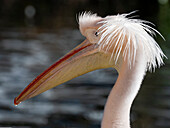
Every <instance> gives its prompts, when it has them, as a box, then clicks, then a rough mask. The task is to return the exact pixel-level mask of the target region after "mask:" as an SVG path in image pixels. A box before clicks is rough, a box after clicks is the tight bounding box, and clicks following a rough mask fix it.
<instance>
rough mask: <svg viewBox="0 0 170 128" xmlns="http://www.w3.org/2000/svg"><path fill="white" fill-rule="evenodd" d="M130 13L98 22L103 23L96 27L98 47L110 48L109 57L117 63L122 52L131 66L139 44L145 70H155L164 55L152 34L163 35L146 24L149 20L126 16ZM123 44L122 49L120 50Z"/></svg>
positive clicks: (108, 17)
mask: <svg viewBox="0 0 170 128" xmlns="http://www.w3.org/2000/svg"><path fill="white" fill-rule="evenodd" d="M132 13H134V12H132ZM132 13H129V14H121V15H119V14H118V15H116V16H107V17H105V18H103V20H102V21H100V22H98V23H100V24H103V25H102V26H101V27H99V29H98V33H99V34H100V35H101V38H100V40H99V42H98V44H99V48H100V49H106V51H107V50H110V49H111V48H112V49H113V51H112V56H111V59H112V58H114V61H115V63H117V60H118V58H119V56H120V53H123V57H124V59H128V61H129V62H128V63H129V66H130V67H131V66H132V65H133V64H134V61H135V56H136V51H137V49H138V48H139V44H141V45H142V48H143V49H144V53H145V55H146V59H147V70H149V71H152V69H154V70H155V68H157V67H160V66H161V65H162V64H164V63H163V57H166V56H165V55H164V53H163V52H162V50H161V48H160V47H159V45H158V44H157V42H156V41H155V40H154V38H153V36H155V35H156V33H157V34H159V35H160V36H161V37H162V38H163V36H162V35H161V34H160V33H159V32H158V31H157V30H156V29H154V28H152V27H151V26H149V25H148V23H150V22H148V21H144V20H140V19H131V18H127V16H129V15H131V14H132ZM95 16H96V15H95ZM163 39H164V38H163ZM141 45H140V46H141ZM123 46H124V49H123V50H122V47H123ZM113 47H114V48H113Z"/></svg>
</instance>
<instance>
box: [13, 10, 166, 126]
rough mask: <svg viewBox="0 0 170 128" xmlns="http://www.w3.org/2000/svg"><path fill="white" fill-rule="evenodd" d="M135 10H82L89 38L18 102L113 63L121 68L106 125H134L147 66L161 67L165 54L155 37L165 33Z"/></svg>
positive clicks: (107, 108)
mask: <svg viewBox="0 0 170 128" xmlns="http://www.w3.org/2000/svg"><path fill="white" fill-rule="evenodd" d="M131 14H132V13H128V14H121V15H119V14H118V15H114V16H107V17H104V18H102V17H100V16H97V14H92V13H89V12H87V13H86V12H85V13H82V14H80V15H79V29H80V32H81V34H82V35H83V36H85V37H86V39H85V40H84V41H83V42H82V43H81V44H80V45H78V46H77V47H75V48H74V49H73V50H71V51H70V52H69V53H67V54H66V55H65V56H64V57H62V58H61V59H59V60H58V61H57V62H56V63H54V64H53V65H51V66H50V67H49V68H48V69H46V70H45V71H44V72H43V73H41V74H40V75H39V76H38V77H37V78H35V79H34V80H33V81H32V82H31V83H30V84H29V85H28V86H27V87H26V88H25V89H24V90H23V91H22V92H21V94H20V95H19V96H18V97H16V98H15V100H14V104H15V105H18V104H19V103H20V102H22V101H24V100H27V99H29V98H32V97H34V96H36V95H38V94H40V93H42V92H44V91H46V90H48V89H51V88H53V87H55V86H57V85H60V84H62V83H64V82H66V81H69V80H71V79H73V78H75V77H78V76H80V75H82V74H85V73H88V72H90V71H93V70H97V69H102V68H110V67H111V68H115V69H116V70H117V71H118V72H119V77H118V80H117V82H116V84H115V86H114V87H113V89H112V91H111V93H110V95H109V98H108V101H107V103H106V106H105V112H104V117H103V122H102V127H105V128H106V127H108V128H109V127H110V126H112V127H113V126H115V127H116V125H118V124H119V125H121V124H125V125H126V127H130V126H129V121H127V120H129V111H130V106H131V104H132V102H133V100H134V98H135V96H136V94H137V92H138V90H139V87H140V85H141V82H142V79H143V76H144V75H145V72H146V71H147V70H150V71H151V70H152V69H155V68H156V67H160V66H161V65H162V64H163V60H162V58H163V57H164V56H165V55H164V53H163V52H162V50H161V49H160V47H159V45H158V44H157V43H156V41H155V40H154V39H153V35H155V33H158V34H159V35H160V36H161V34H160V33H159V32H158V31H157V30H155V29H154V28H152V27H150V26H149V25H148V24H150V23H149V22H147V21H144V20H140V19H133V18H128V17H129V16H130V15H131ZM123 106H124V107H123ZM122 114H124V116H121V115H122ZM125 118H126V119H125ZM115 124H116V125H115ZM122 126H123V125H122ZM116 128H119V127H116Z"/></svg>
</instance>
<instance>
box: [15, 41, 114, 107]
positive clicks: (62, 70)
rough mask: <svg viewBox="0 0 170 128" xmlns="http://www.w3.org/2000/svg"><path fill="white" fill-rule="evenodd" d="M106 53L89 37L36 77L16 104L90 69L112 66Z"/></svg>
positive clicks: (16, 100)
mask: <svg viewBox="0 0 170 128" xmlns="http://www.w3.org/2000/svg"><path fill="white" fill-rule="evenodd" d="M108 61H109V57H108V56H107V54H106V53H104V52H101V51H99V50H98V46H97V44H92V43H90V42H89V41H88V40H87V39H86V40H85V41H84V42H83V43H81V44H80V45H78V46H77V47H76V48H74V49H73V50H71V51H70V52H69V53H68V54H66V55H65V56H64V57H62V58H61V59H60V60H58V61H57V62H56V63H54V64H53V65H51V66H50V67H49V68H48V69H46V70H45V71H44V72H43V73H41V74H40V75H39V76H38V77H37V78H35V79H34V80H33V81H32V82H31V83H30V84H29V85H28V86H27V87H26V88H25V89H24V90H23V91H22V92H21V94H20V95H19V96H18V97H16V98H15V100H14V104H15V105H18V104H19V103H20V102H22V101H24V100H27V99H29V98H31V97H34V96H36V95H38V94H40V93H43V92H45V91H46V90H48V89H51V88H53V87H55V86H57V85H60V84H62V83H64V82H66V81H69V80H71V79H73V78H75V77H78V76H80V75H82V74H85V73H88V72H90V71H93V70H96V69H101V68H108V67H111V65H110V63H107V62H108Z"/></svg>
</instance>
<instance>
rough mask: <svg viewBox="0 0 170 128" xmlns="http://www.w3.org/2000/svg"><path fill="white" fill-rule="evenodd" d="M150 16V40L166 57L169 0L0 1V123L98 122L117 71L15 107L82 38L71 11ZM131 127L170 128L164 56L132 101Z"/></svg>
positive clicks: (169, 66)
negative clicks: (32, 84) (154, 32)
mask: <svg viewBox="0 0 170 128" xmlns="http://www.w3.org/2000/svg"><path fill="white" fill-rule="evenodd" d="M134 10H139V11H138V12H137V13H136V14H135V15H140V17H139V18H140V19H144V20H148V21H151V22H153V23H154V24H155V25H156V26H155V28H156V29H158V30H159V31H160V32H161V34H162V35H163V36H164V37H165V39H166V41H163V39H161V38H160V37H159V36H158V37H156V40H157V41H158V43H159V44H160V46H161V48H162V49H163V51H164V52H165V54H166V55H167V57H168V58H170V1H169V0H27V1H26V0H25V1H23V0H0V127H19V128H29V127H36V128H52V127H56V128H100V122H101V119H102V114H103V109H104V104H105V102H106V99H107V96H108V94H109V92H110V90H111V88H112V87H113V85H114V83H115V81H116V79H117V75H118V74H117V72H116V71H115V70H114V69H103V70H97V71H94V72H91V73H88V74H86V75H83V76H81V77H79V78H76V79H73V80H71V81H69V82H67V83H64V84H63V85H61V86H58V87H56V88H53V89H51V90H49V91H47V92H45V93H43V94H41V95H39V96H37V97H35V98H32V99H29V100H27V101H25V102H23V103H21V104H20V105H18V106H14V104H13V100H14V98H15V97H16V96H17V95H18V94H19V93H20V92H21V91H22V90H23V89H24V87H25V86H27V85H28V84H29V83H30V82H31V81H32V80H33V79H34V78H35V77H36V76H37V75H38V74H40V73H41V72H43V71H44V70H45V69H46V68H47V67H49V66H50V65H51V64H53V63H54V62H56V61H57V60H58V59H59V58H60V57H61V56H63V55H64V54H65V53H67V52H68V51H69V50H71V49H72V48H74V47H75V46H76V45H78V44H80V42H82V41H83V40H84V37H83V36H82V35H81V34H80V32H79V30H78V23H77V21H76V15H78V14H79V12H82V11H92V12H94V13H98V15H100V16H103V17H104V16H107V15H115V14H118V13H128V12H131V11H134ZM131 125H132V128H170V60H165V65H164V66H163V67H161V68H160V69H156V72H155V73H147V75H146V77H145V80H144V82H143V85H142V87H141V90H140V91H139V94H138V96H137V98H136V99H135V102H134V104H133V107H132V112H131Z"/></svg>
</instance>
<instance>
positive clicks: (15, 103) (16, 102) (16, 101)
mask: <svg viewBox="0 0 170 128" xmlns="http://www.w3.org/2000/svg"><path fill="white" fill-rule="evenodd" d="M20 103H21V102H18V100H17V97H16V98H15V99H14V105H15V106H17V105H18V104H20Z"/></svg>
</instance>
